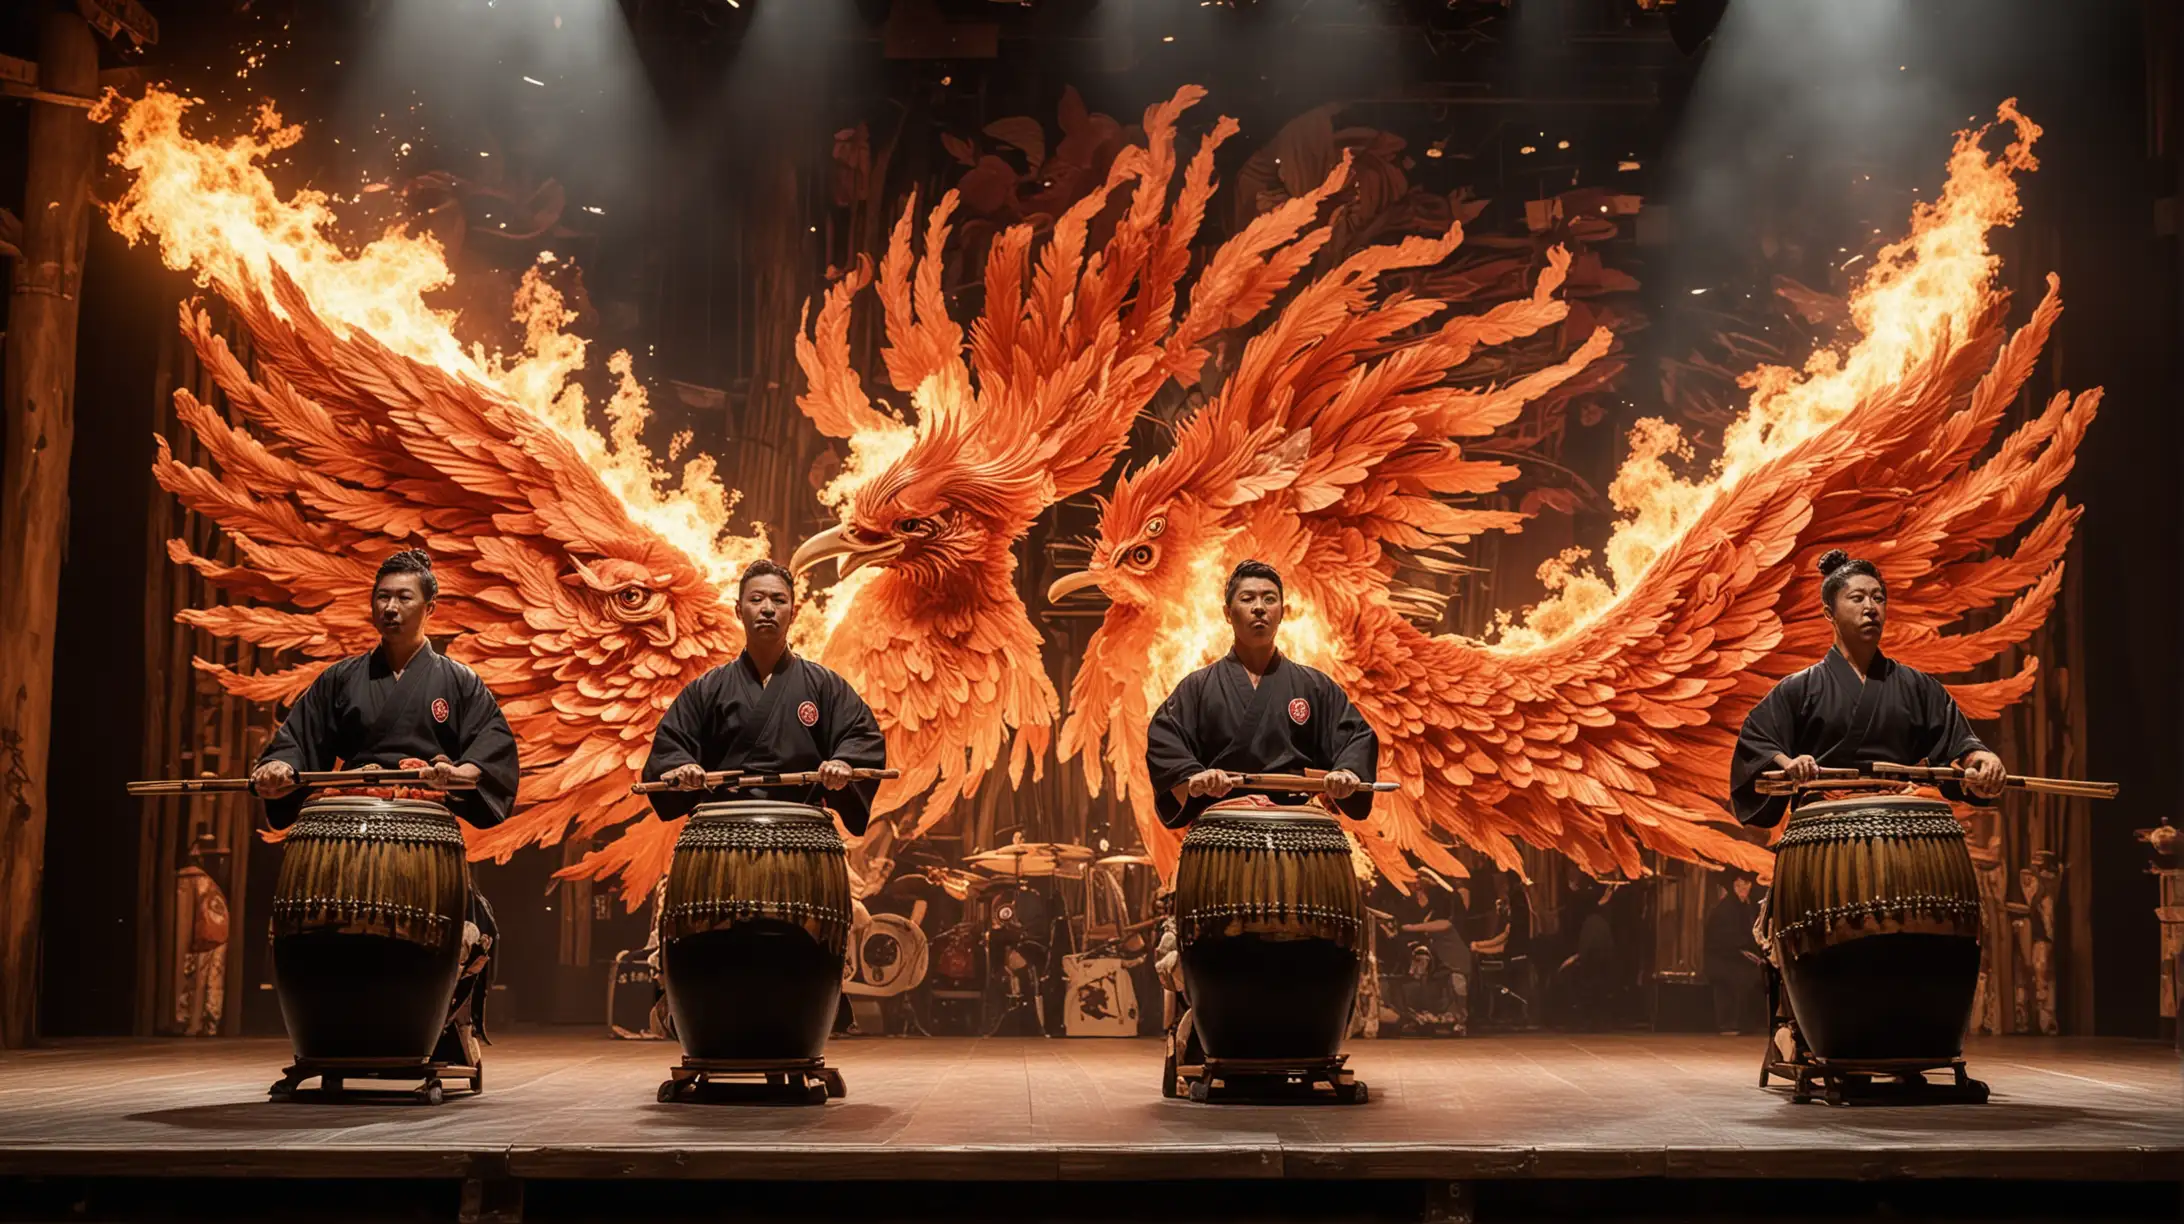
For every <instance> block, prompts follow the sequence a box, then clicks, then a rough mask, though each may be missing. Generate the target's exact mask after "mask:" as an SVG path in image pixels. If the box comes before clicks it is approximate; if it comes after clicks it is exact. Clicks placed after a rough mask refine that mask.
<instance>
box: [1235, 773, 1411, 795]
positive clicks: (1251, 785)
mask: <svg viewBox="0 0 2184 1224" xmlns="http://www.w3.org/2000/svg"><path fill="white" fill-rule="evenodd" d="M1235 776H1236V777H1238V778H1241V779H1243V780H1242V781H1240V782H1238V783H1237V784H1236V785H1237V786H1238V787H1239V788H1241V789H1243V790H1268V791H1294V792H1296V793H1299V794H1308V795H1324V794H1326V793H1327V779H1326V778H1325V777H1317V778H1308V777H1306V776H1305V775H1303V774H1275V773H1247V774H1237V775H1235ZM1357 788H1358V789H1359V790H1361V791H1373V792H1375V793H1378V794H1387V793H1389V792H1391V791H1399V790H1402V789H1403V784H1402V783H1400V782H1360V783H1358V784H1357Z"/></svg>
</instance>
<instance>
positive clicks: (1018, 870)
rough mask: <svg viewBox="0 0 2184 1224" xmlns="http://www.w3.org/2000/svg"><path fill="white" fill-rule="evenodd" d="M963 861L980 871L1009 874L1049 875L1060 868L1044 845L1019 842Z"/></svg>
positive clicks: (1059, 864) (983, 852)
mask: <svg viewBox="0 0 2184 1224" xmlns="http://www.w3.org/2000/svg"><path fill="white" fill-rule="evenodd" d="M963 861H964V862H965V863H968V864H970V865H971V866H973V867H976V868H978V869H979V870H981V871H991V872H994V873H996V874H999V875H1009V876H1050V875H1053V874H1054V873H1055V872H1057V871H1059V870H1060V869H1061V863H1060V862H1058V861H1056V859H1055V857H1054V856H1053V855H1052V854H1050V853H1048V852H1047V848H1046V847H1044V846H1039V845H1025V844H1023V843H1021V842H1019V843H1017V844H1015V845H1012V846H1002V847H1000V848H999V849H995V850H986V851H982V852H980V853H978V854H974V855H972V856H970V857H969V858H967V859H964V860H963Z"/></svg>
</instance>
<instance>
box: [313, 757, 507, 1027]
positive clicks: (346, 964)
mask: <svg viewBox="0 0 2184 1224" xmlns="http://www.w3.org/2000/svg"><path fill="white" fill-rule="evenodd" d="M469 912H470V877H469V875H468V873H467V872H466V871H465V869H464V866H463V830H462V826H461V825H460V824H457V823H456V821H455V817H454V816H453V815H452V814H450V813H449V812H448V810H447V809H446V808H444V807H442V806H440V805H439V804H437V803H429V802H426V801H424V800H420V799H377V798H371V797H368V796H361V795H343V796H335V797H328V798H321V799H316V800H314V801H312V802H310V803H307V804H305V805H304V806H303V811H302V812H301V813H300V814H299V815H298V816H297V817H296V822H295V823H294V824H292V825H290V826H288V831H287V835H286V836H285V837H284V838H283V839H282V848H281V870H280V877H279V880H278V881H277V882H276V883H275V884H274V887H273V990H274V993H275V994H276V995H278V996H279V998H280V1004H281V1020H282V1022H283V1023H284V1024H286V1025H287V1027H288V1036H289V1039H290V1040H291V1041H293V1042H294V1043H295V1047H296V1054H297V1056H298V1057H301V1058H390V1059H405V1060H407V1059H414V1060H418V1061H422V1060H424V1059H425V1058H428V1057H430V1056H431V1054H432V1050H433V1046H434V1045H435V1044H436V1043H437V1042H438V1041H439V1038H440V1032H441V1030H443V1029H445V1028H446V1027H447V1015H448V1006H449V1003H450V1001H451V1000H452V998H453V996H454V993H455V980H456V977H457V975H458V974H459V973H460V971H461V969H462V963H461V958H462V942H463V921H464V919H465V917H466V916H467V915H468V914H469Z"/></svg>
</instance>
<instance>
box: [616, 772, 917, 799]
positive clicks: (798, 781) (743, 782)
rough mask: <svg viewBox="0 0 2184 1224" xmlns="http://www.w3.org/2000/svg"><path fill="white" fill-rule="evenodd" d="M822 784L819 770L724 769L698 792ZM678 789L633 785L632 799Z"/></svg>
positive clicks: (881, 776) (874, 778) (873, 776)
mask: <svg viewBox="0 0 2184 1224" xmlns="http://www.w3.org/2000/svg"><path fill="white" fill-rule="evenodd" d="M901 776H902V771H901V770H899V769H852V770H850V771H849V780H850V781H852V782H884V781H886V780H887V779H889V778H899V777H901ZM818 781H819V771H818V770H816V769H813V770H807V771H805V772H803V773H785V774H757V773H746V772H745V771H743V770H740V769H722V770H715V771H713V772H710V773H708V774H706V775H705V783H704V785H703V786H700V787H698V788H697V789H699V790H713V789H716V788H718V787H722V786H728V785H730V784H733V785H736V786H811V785H813V784H815V783H817V782H818ZM675 789H677V788H675V787H673V786H670V785H668V784H667V783H665V782H637V783H633V784H631V786H630V788H629V793H630V794H632V795H656V794H659V793H660V792H662V791H671V790H675Z"/></svg>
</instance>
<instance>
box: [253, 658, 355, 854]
mask: <svg viewBox="0 0 2184 1224" xmlns="http://www.w3.org/2000/svg"><path fill="white" fill-rule="evenodd" d="M336 666H337V667H338V665H336ZM343 674H346V673H343ZM341 683H342V682H341V680H339V679H337V678H336V668H335V667H329V668H327V669H326V670H325V671H322V672H320V673H319V674H318V679H316V680H313V681H312V682H311V687H310V688H307V689H305V690H303V696H301V697H298V698H297V699H296V704H294V705H292V706H290V707H288V717H286V718H284V719H282V720H281V726H280V730H278V731H275V732H274V733H273V738H272V739H271V740H269V741H267V743H266V746H265V751H264V752H261V753H259V754H258V760H257V765H263V764H265V763H266V762H267V761H283V762H286V763H287V765H288V767H289V768H290V769H293V770H295V771H296V772H297V773H299V774H302V773H311V772H316V771H318V770H324V769H332V768H333V767H334V765H335V764H336V758H335V756H334V730H335V727H336V723H337V718H338V716H337V714H336V712H335V709H334V699H335V696H336V694H338V693H339V691H340V686H341ZM256 767H257V766H256V765H253V766H252V768H253V769H255V768H256ZM310 795H311V792H310V791H309V790H308V789H303V790H297V791H294V792H292V793H290V794H288V795H286V796H283V797H282V798H279V799H268V800H266V801H265V819H266V823H267V824H270V825H272V826H273V827H274V828H276V829H285V828H287V827H288V826H289V825H290V824H292V823H294V822H295V819H296V814H297V813H299V812H301V811H302V810H303V804H304V801H305V800H306V799H308V798H310Z"/></svg>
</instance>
